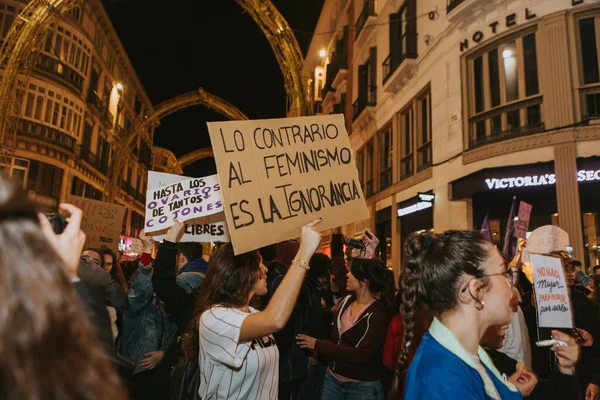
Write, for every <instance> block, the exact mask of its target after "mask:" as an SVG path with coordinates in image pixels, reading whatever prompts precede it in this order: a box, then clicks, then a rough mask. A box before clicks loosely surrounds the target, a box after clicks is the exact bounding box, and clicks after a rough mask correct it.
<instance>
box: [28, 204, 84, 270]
mask: <svg viewBox="0 0 600 400" xmlns="http://www.w3.org/2000/svg"><path fill="white" fill-rule="evenodd" d="M59 211H60V212H61V214H63V215H66V216H67V217H68V220H69V223H68V225H67V227H66V228H65V230H64V231H63V233H62V234H60V235H57V234H56V233H54V230H53V229H52V226H51V225H50V222H49V221H48V218H46V216H45V215H43V214H40V215H39V220H40V225H41V227H42V232H43V233H44V235H45V236H46V239H48V242H50V244H51V245H52V247H53V248H54V250H55V251H56V253H57V254H58V255H59V256H60V257H61V258H62V260H63V262H64V263H65V266H66V267H67V273H68V275H69V277H71V278H74V277H76V276H77V270H78V269H79V258H80V257H81V250H83V245H84V243H85V239H86V236H85V233H83V231H82V230H81V228H80V227H81V218H82V214H83V213H82V211H81V210H80V209H79V208H77V207H75V206H74V205H72V204H61V205H60V207H59Z"/></svg>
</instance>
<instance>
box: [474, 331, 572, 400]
mask: <svg viewBox="0 0 600 400" xmlns="http://www.w3.org/2000/svg"><path fill="white" fill-rule="evenodd" d="M507 328H508V327H507V326H506V325H505V326H491V327H489V328H488V330H487V331H486V333H485V334H484V335H483V338H482V339H481V346H482V347H484V348H485V350H486V352H487V353H488V355H489V356H490V358H491V360H492V362H493V363H494V365H495V366H496V368H498V371H499V372H500V373H501V374H503V377H505V378H506V379H508V381H511V380H512V377H513V376H515V377H518V376H520V375H521V369H523V368H526V369H529V368H527V367H526V366H525V365H523V363H522V362H519V361H517V360H515V359H514V358H512V357H510V356H508V355H506V354H504V353H502V352H500V351H499V349H500V348H501V347H503V344H504V343H503V342H504V337H505V335H506V333H507ZM552 337H553V338H554V339H557V340H562V341H563V342H565V343H566V344H567V345H566V346H556V345H555V346H553V347H552V348H551V350H552V351H553V352H554V354H556V356H557V360H558V363H557V366H556V367H555V368H554V369H553V371H552V375H551V377H550V378H549V379H539V380H538V382H537V384H536V385H535V387H534V389H533V391H532V392H531V394H530V395H529V396H526V397H527V399H531V400H538V399H539V400H567V399H582V398H583V395H582V392H581V387H580V385H579V380H578V379H577V376H576V373H575V365H576V364H577V361H578V359H579V346H578V345H577V343H576V342H575V340H574V339H573V338H572V337H571V336H569V335H567V334H566V333H563V332H560V331H552ZM508 377H510V378H508ZM536 379H537V378H536ZM515 380H516V378H515ZM515 383H516V384H517V385H519V383H518V382H515Z"/></svg>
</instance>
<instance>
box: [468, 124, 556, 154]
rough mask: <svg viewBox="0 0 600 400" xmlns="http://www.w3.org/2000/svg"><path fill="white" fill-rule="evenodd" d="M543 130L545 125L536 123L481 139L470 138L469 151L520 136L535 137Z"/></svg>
mask: <svg viewBox="0 0 600 400" xmlns="http://www.w3.org/2000/svg"><path fill="white" fill-rule="evenodd" d="M545 130H546V124H545V123H544V122H538V123H535V124H530V125H525V126H519V127H515V128H512V129H507V130H506V131H503V132H499V133H497V134H493V135H489V136H488V135H486V136H483V137H475V138H471V139H470V140H469V150H472V149H475V148H477V147H481V146H485V145H487V144H492V143H497V142H501V141H504V140H509V139H515V138H518V137H521V136H528V135H535V134H536V133H542V132H544V131H545Z"/></svg>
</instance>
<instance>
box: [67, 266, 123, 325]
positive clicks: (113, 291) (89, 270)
mask: <svg viewBox="0 0 600 400" xmlns="http://www.w3.org/2000/svg"><path fill="white" fill-rule="evenodd" d="M78 276H79V278H80V279H81V281H82V282H84V283H86V284H88V285H92V286H100V287H102V288H103V291H104V304H105V305H107V306H110V307H114V308H115V309H116V310H117V314H123V312H124V311H125V309H126V308H127V306H128V303H127V294H126V293H125V291H124V290H123V288H122V287H121V286H120V285H119V284H118V283H117V282H115V281H114V280H113V279H112V278H111V276H110V274H109V273H108V272H106V271H105V270H103V269H102V268H100V267H98V266H97V265H94V264H92V263H85V262H82V263H80V264H79V271H78Z"/></svg>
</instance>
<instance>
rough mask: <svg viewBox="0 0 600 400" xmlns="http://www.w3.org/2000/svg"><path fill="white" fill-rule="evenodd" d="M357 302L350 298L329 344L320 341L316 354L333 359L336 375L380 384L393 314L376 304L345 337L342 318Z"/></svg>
mask: <svg viewBox="0 0 600 400" xmlns="http://www.w3.org/2000/svg"><path fill="white" fill-rule="evenodd" d="M353 301H354V297H353V296H346V297H345V298H344V299H343V300H342V302H341V303H340V306H339V307H338V311H337V312H336V313H335V316H334V322H333V328H332V330H331V337H330V339H329V340H317V342H316V343H315V350H316V351H317V352H318V353H320V354H323V355H324V356H326V357H328V358H329V368H330V369H331V371H333V372H334V373H336V374H339V375H342V376H344V377H346V378H350V379H356V380H359V381H377V380H380V379H381V377H382V375H383V362H382V358H381V357H382V351H383V344H384V342H385V336H386V333H387V328H388V324H389V320H390V318H389V313H388V310H387V309H386V307H385V305H384V304H383V302H382V301H381V300H376V301H375V302H374V303H373V304H371V305H370V306H369V308H367V309H366V310H365V311H364V312H363V313H362V315H361V316H360V317H359V318H358V320H357V322H356V323H355V324H354V325H353V326H352V327H351V328H350V329H348V330H347V331H346V332H344V333H343V334H342V335H341V337H340V335H339V330H340V324H341V316H342V314H343V313H344V311H346V309H348V307H349V306H350V305H351V304H352V302H353Z"/></svg>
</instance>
